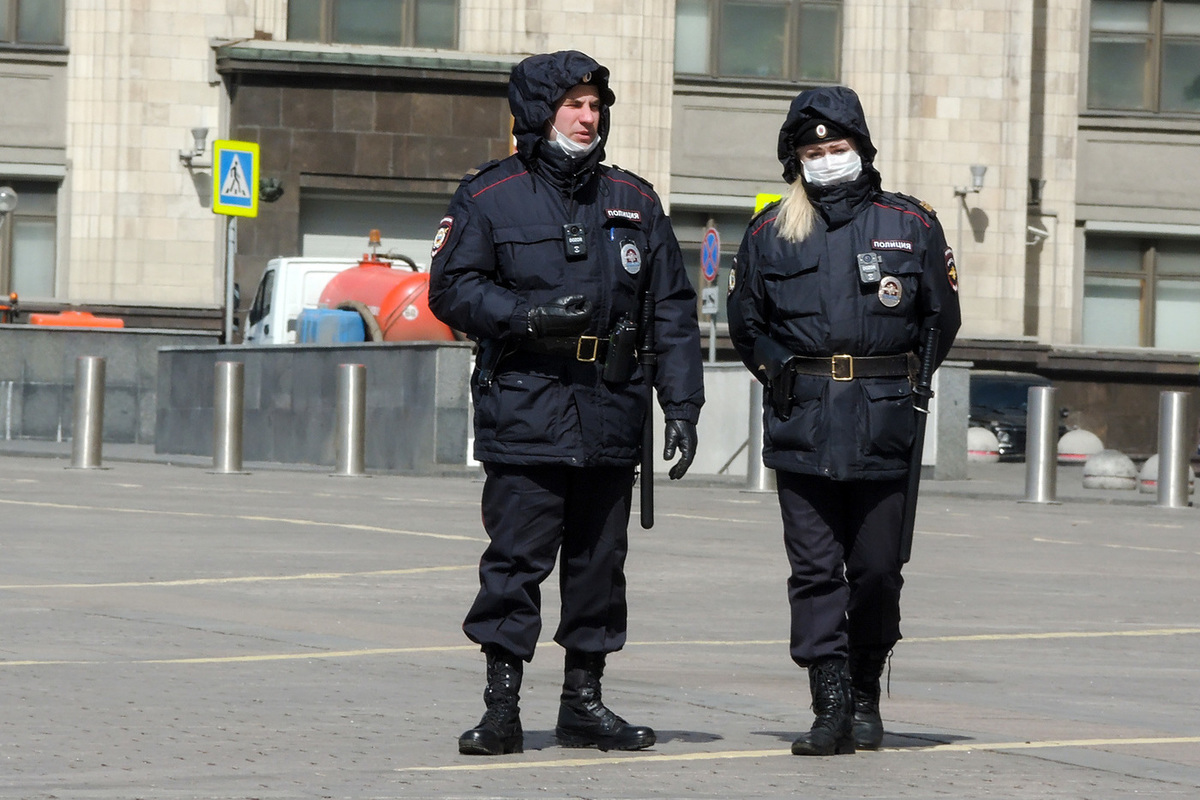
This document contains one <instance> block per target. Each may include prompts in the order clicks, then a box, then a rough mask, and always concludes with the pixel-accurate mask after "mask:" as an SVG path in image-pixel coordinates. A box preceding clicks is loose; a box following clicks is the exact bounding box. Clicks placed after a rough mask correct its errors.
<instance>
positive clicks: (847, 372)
mask: <svg viewBox="0 0 1200 800" xmlns="http://www.w3.org/2000/svg"><path fill="white" fill-rule="evenodd" d="M829 365H830V371H829V377H831V378H833V379H834V380H835V381H852V380H854V356H847V355H836V356H834V357H833V358H832V359H830V364H829Z"/></svg>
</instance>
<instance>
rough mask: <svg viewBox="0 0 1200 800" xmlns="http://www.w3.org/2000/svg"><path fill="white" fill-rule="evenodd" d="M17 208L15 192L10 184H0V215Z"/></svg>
mask: <svg viewBox="0 0 1200 800" xmlns="http://www.w3.org/2000/svg"><path fill="white" fill-rule="evenodd" d="M16 208H17V193H16V192H15V191H13V188H12V187H11V186H0V216H3V215H4V214H7V213H8V212H10V211H14V210H16Z"/></svg>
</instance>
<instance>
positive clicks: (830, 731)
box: [792, 658, 854, 756]
mask: <svg viewBox="0 0 1200 800" xmlns="http://www.w3.org/2000/svg"><path fill="white" fill-rule="evenodd" d="M808 686H809V689H810V690H811V691H812V703H813V711H814V712H815V713H816V715H817V718H816V719H815V720H813V724H812V730H810V731H809V732H808V733H806V734H803V735H802V736H801V737H800V738H799V739H797V740H796V741H794V742H792V755H797V756H832V755H842V754H844V753H853V752H854V733H853V730H852V721H853V717H854V699H853V695H852V693H851V690H850V672H849V670H848V669H847V668H846V661H845V659H841V658H828V659H825V660H823V661H818V662H817V663H816V664H812V665H810V666H809V668H808Z"/></svg>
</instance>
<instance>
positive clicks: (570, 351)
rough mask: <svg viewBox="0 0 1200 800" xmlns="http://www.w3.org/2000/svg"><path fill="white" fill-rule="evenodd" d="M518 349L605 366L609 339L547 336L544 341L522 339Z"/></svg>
mask: <svg viewBox="0 0 1200 800" xmlns="http://www.w3.org/2000/svg"><path fill="white" fill-rule="evenodd" d="M517 349H519V350H524V351H525V352H527V353H538V354H540V355H545V356H557V357H558V358H569V359H571V360H573V361H582V362H584V363H591V362H596V363H599V364H603V363H604V359H605V357H606V356H607V355H608V339H607V338H601V337H599V336H547V337H545V338H543V339H522V340H521V343H520V344H519V345H518V346H517Z"/></svg>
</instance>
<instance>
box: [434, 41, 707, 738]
mask: <svg viewBox="0 0 1200 800" xmlns="http://www.w3.org/2000/svg"><path fill="white" fill-rule="evenodd" d="M608 76H609V72H608V70H607V69H605V68H604V67H602V66H601V65H600V64H598V63H597V62H596V61H594V60H593V59H591V58H590V57H588V56H586V55H584V54H583V53H579V52H574V51H565V52H558V53H551V54H544V55H536V56H531V57H530V58H527V59H525V60H524V61H522V62H521V63H520V64H518V65H517V66H516V67H514V68H513V71H512V75H511V78H510V81H509V105H510V107H511V109H512V114H513V119H514V124H513V132H514V134H515V135H516V140H517V153H516V155H513V156H510V157H508V158H506V159H504V160H502V161H499V162H492V163H489V164H486V165H484V166H483V167H481V168H480V169H479V170H478V171H477V172H475V173H474V174H471V175H468V176H467V177H466V178H464V179H463V183H462V185H461V187H460V188H459V190H458V192H457V194H455V196H454V199H453V201H452V202H451V204H450V207H449V209H448V210H447V212H446V216H445V218H444V219H443V220H442V223H441V226H440V228H439V229H438V232H437V235H436V237H435V239H434V246H433V266H432V269H431V278H430V289H429V306H430V308H431V309H432V310H433V313H434V314H436V315H437V316H438V318H439V319H441V320H443V321H444V322H446V323H447V324H449V325H450V326H452V327H454V328H456V329H458V330H461V331H463V332H465V333H466V334H467V335H469V336H470V337H471V338H473V339H475V340H476V341H478V342H479V343H480V351H479V354H478V358H477V366H476V370H475V373H474V374H473V376H472V383H471V388H472V396H473V399H474V402H475V457H476V458H477V459H478V460H479V461H481V462H482V463H483V465H484V470H485V472H486V475H487V479H486V482H485V484H484V488H483V523H484V527H485V528H486V529H487V533H488V536H489V538H490V540H491V544H490V545H489V546H488V548H487V550H486V552H484V554H483V559H482V561H481V563H480V567H479V578H480V589H479V594H478V596H477V597H476V598H475V603H474V605H473V606H472V607H471V609H470V611H469V612H468V614H467V617H466V620H465V621H464V623H463V630H464V632H465V633H466V635H467V636H468V638H470V639H471V640H472V641H474V642H477V643H479V644H480V645H482V648H483V652H484V653H485V655H486V658H487V687H486V689H485V691H484V702H485V703H486V705H487V712H486V713H485V714H484V715H483V719H482V720H480V723H479V725H478V726H477V727H475V728H473V729H471V730H469V731H467V732H466V733H464V734H463V735H462V737H461V738H460V739H459V750H460V752H462V753H467V754H479V755H500V754H504V753H512V752H521V750H522V730H521V721H520V717H519V713H518V705H517V702H518V692H519V689H520V685H521V676H522V667H523V662H526V661H529V660H531V659H532V658H533V653H534V647H535V645H536V643H537V640H538V634H539V631H540V630H541V615H540V611H541V594H540V589H539V586H540V584H541V583H542V581H543V580H545V578H546V577H547V576H548V575H549V574H550V572H551V570H552V569H553V567H554V561H555V555H556V553H557V552H559V551H560V550H561V562H560V565H559V582H560V590H561V597H562V616H561V622H560V624H559V626H558V630H557V632H556V633H555V636H554V639H555V641H556V642H558V643H559V644H560V645H562V646H563V647H564V648H565V649H566V668H565V680H564V684H563V691H562V699H561V704H560V708H559V715H558V725H557V728H556V730H555V733H556V736H557V739H558V741H559V743H560V744H562V745H563V746H566V747H586V746H596V747H599V748H601V749H604V750H608V749H619V750H636V749H641V748H644V747H649V746H651V745H652V744H654V741H655V735H654V731H653V730H651V729H650V728H648V727H644V726H636V725H629V724H628V723H626V722H625V720H623V719H621V718H620V717H619V716H617V715H615V714H614V713H613V712H612V711H610V710H609V709H608V708H606V707H605V706H604V704H603V702H602V700H601V694H600V678H601V675H602V673H603V670H604V666H605V656H606V655H607V654H608V653H611V652H614V651H616V650H620V649H621V647H622V646H623V645H624V644H625V632H626V601H625V575H624V562H625V555H626V551H627V549H628V535H627V528H628V523H629V513H630V507H631V498H632V487H633V482H634V467H635V465H636V463H637V461H638V458H639V453H640V436H641V430H642V425H643V420H644V419H645V415H646V414H649V413H650V409H649V408H648V407H647V397H648V392H647V387H645V385H644V383H643V375H642V370H641V368H640V366H639V364H638V362H637V356H636V355H635V353H634V345H635V340H636V336H635V335H634V334H636V333H638V331H637V323H638V317H639V315H638V308H639V304H640V298H641V297H642V296H643V293H645V292H649V293H650V296H651V298H652V299H653V301H654V315H653V328H654V330H653V338H654V342H655V348H654V349H655V352H656V353H657V367H658V368H657V375H656V379H655V388H656V389H657V392H658V399H659V403H660V404H661V405H662V408H663V410H664V412H665V418H666V444H665V448H664V456H665V457H666V458H667V459H672V458H674V456H675V452H676V450H678V451H679V453H680V459H679V461H678V462H677V463H676V464H675V465H674V466H673V467H672V468H671V471H670V476H671V477H672V478H676V479H677V478H681V477H683V474H684V473H685V472H686V471H687V469H688V466H689V465H690V464H691V461H692V458H693V455H694V453H695V449H696V421H697V419H698V418H699V415H700V406H701V405H702V403H703V402H704V393H703V385H702V381H703V374H702V362H701V350H700V334H699V328H698V326H697V322H696V295H695V291H694V290H693V289H692V286H691V284H690V283H689V281H688V278H687V276H686V273H685V271H684V268H683V260H682V256H681V254H680V251H679V245H678V243H677V242H676V240H675V236H674V233H673V232H672V230H671V226H670V222H669V221H668V220H667V217H666V215H665V214H664V213H663V209H662V205H661V203H660V202H659V199H658V197H657V196H656V195H655V193H654V190H653V189H652V188H651V187H650V185H649V184H647V183H646V182H645V181H643V180H641V179H640V178H638V177H637V176H636V175H633V174H631V173H629V172H625V171H622V170H620V169H617V168H612V167H606V166H603V165H602V164H601V163H600V161H601V159H602V158H603V156H604V142H605V140H606V137H607V134H608V126H609V107H610V106H611V105H612V104H613V101H614V99H615V98H614V95H613V92H612V91H611V90H610V89H609V86H608Z"/></svg>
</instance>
